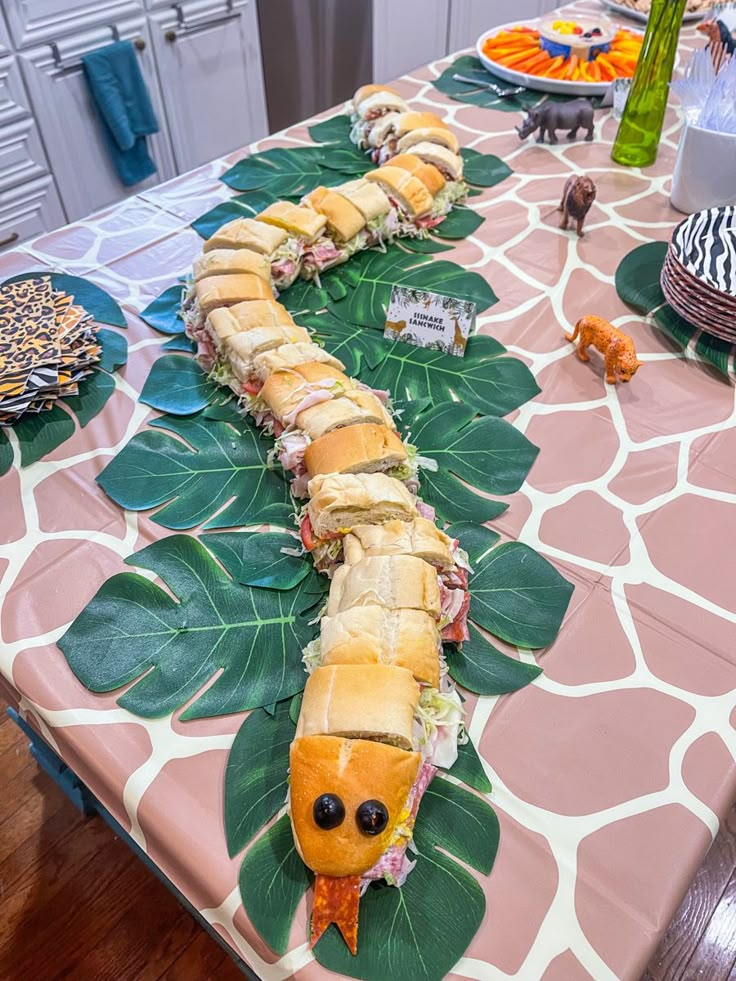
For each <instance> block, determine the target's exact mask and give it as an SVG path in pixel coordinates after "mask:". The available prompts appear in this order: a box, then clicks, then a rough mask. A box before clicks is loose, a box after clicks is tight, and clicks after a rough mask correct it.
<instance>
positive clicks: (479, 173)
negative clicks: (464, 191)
mask: <svg viewBox="0 0 736 981" xmlns="http://www.w3.org/2000/svg"><path fill="white" fill-rule="evenodd" d="M460 156H461V157H462V158H463V164H464V166H463V171H464V175H463V176H464V177H465V180H466V181H467V182H468V183H469V184H475V185H476V186H478V187H495V186H496V184H500V183H501V181H504V180H506V178H507V177H510V176H511V174H513V170H512V169H511V168H510V167H509V165H508V164H506V163H504V162H503V160H501V159H500V157H494V156H493V154H492V153H479V152H478V151H477V150H471V149H470V148H469V147H463V148H462V150H461V151H460Z"/></svg>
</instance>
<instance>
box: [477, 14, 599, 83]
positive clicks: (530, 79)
mask: <svg viewBox="0 0 736 981" xmlns="http://www.w3.org/2000/svg"><path fill="white" fill-rule="evenodd" d="M538 26H539V20H538V19H536V20H512V21H510V22H509V23H508V24H502V25H501V26H500V27H494V28H493V29H492V30H490V31H486V32H485V34H481V36H480V37H479V38H478V40H477V41H476V43H475V50H476V53H477V55H478V57H479V58H480V60H481V61H482V63H483V65H484V66H485V67H486V68H487V69H488V71H489V72H493V74H494V75H496V76H498V78H502V79H503V80H504V82H511V83H512V84H513V85H523V86H524V88H525V89H532V90H533V91H534V92H555V93H557V94H558V95H605V94H606V92H607V91H608V87H609V85H611V83H610V82H566V81H563V80H562V79H561V78H539V76H538V75H527V74H525V73H524V72H517V71H514V69H513V68H505V67H504V66H503V65H499V64H498V62H496V61H491V59H490V58H488V57H487V56H486V55H485V54H484V53H483V45H484V44H485V41H486V39H487V38H489V37H494V36H495V35H496V34H498V33H499V32H500V31H507V30H510V29H511V28H512V27H535V28H536V27H538Z"/></svg>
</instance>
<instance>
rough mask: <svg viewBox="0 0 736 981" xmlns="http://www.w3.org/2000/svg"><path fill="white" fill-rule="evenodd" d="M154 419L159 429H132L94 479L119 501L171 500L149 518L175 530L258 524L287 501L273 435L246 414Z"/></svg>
mask: <svg viewBox="0 0 736 981" xmlns="http://www.w3.org/2000/svg"><path fill="white" fill-rule="evenodd" d="M152 425H153V426H155V427H156V429H157V430H164V432H157V431H154V430H146V431H144V432H142V433H138V434H137V435H135V436H133V438H132V439H131V440H130V442H129V443H128V444H127V445H126V446H124V447H123V449H122V450H121V451H120V453H118V455H117V456H116V457H115V458H114V459H113V460H111V462H110V463H109V464H108V465H107V467H106V468H105V469H104V470H103V471H102V473H101V474H100V475H99V477H98V478H97V482H98V483H99V485H100V486H101V487H102V489H103V490H104V491H105V493H106V494H107V495H108V496H109V497H111V498H112V499H113V501H115V503H116V504H119V505H120V506H121V507H124V508H126V509H127V510H129V511H145V510H148V509H149V508H153V507H157V506H158V505H159V504H164V502H168V503H166V504H165V506H164V507H163V508H161V510H160V511H158V512H157V513H156V515H155V516H154V518H153V520H154V521H155V522H156V524H159V525H163V527H164V528H174V529H180V528H193V527H194V526H195V525H197V524H200V523H201V522H206V525H205V527H207V528H228V527H236V526H240V525H254V524H260V523H261V522H265V521H266V520H268V518H267V517H265V515H267V514H268V512H267V508H269V507H270V506H271V505H274V504H278V505H290V501H291V499H290V497H289V490H288V486H287V484H286V483H285V481H284V480H282V479H281V478H280V477H279V476H277V475H276V474H275V473H274V472H273V471H272V470H269V469H268V467H267V466H266V454H267V453H268V449H269V447H270V445H271V442H270V440H264V439H263V438H262V437H261V436H260V435H259V433H258V430H256V429H255V427H254V426H253V425H251V424H250V423H249V422H247V421H245V420H244V419H237V420H233V421H231V422H219V421H217V420H214V419H208V418H207V417H206V416H204V415H203V414H200V415H197V416H194V417H192V418H189V419H176V418H172V417H167V416H163V417H162V418H160V419H156V420H155V421H154V422H153V423H152ZM169 434H174V435H173V436H172V435H169ZM175 436H178V437H180V439H176V438H174V437H175ZM182 440H184V441H185V442H182ZM223 507H224V510H221V509H222V508H223ZM218 512H219V513H218ZM241 564H242V559H241ZM239 572H240V566H238V569H237V571H236V572H235V576H236V577H237V575H238V574H239Z"/></svg>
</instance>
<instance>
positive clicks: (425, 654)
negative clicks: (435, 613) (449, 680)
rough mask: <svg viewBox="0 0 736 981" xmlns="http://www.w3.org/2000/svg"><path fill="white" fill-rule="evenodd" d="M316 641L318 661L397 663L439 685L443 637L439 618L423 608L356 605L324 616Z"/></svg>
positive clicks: (427, 681)
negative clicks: (438, 625) (439, 627)
mask: <svg viewBox="0 0 736 981" xmlns="http://www.w3.org/2000/svg"><path fill="white" fill-rule="evenodd" d="M318 643H319V663H320V664H323V665H327V664H395V665H396V666H397V667H400V668H406V669H407V670H408V671H411V673H412V674H413V676H414V678H416V680H417V681H419V682H421V683H422V684H425V685H430V686H431V687H432V688H439V684H440V658H439V652H440V650H441V647H442V641H441V640H440V632H439V629H438V627H437V621H436V620H435V619H434V618H433V617H431V616H430V615H429V614H428V613H425V612H424V610H407V609H399V610H387V609H386V607H384V606H354V607H353V608H352V609H350V610H345V611H344V613H337V614H335V616H334V617H322V620H321V622H320V639H319V642H318ZM305 653H306V652H305Z"/></svg>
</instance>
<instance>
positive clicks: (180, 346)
mask: <svg viewBox="0 0 736 981" xmlns="http://www.w3.org/2000/svg"><path fill="white" fill-rule="evenodd" d="M161 350H162V351H186V352H187V354H194V352H195V351H196V350H197V345H196V343H195V342H194V341H190V340H189V338H188V337H187V335H186V334H174V336H173V337H172V338H171V340H169V341H167V342H166V343H165V344H162V345H161Z"/></svg>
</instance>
